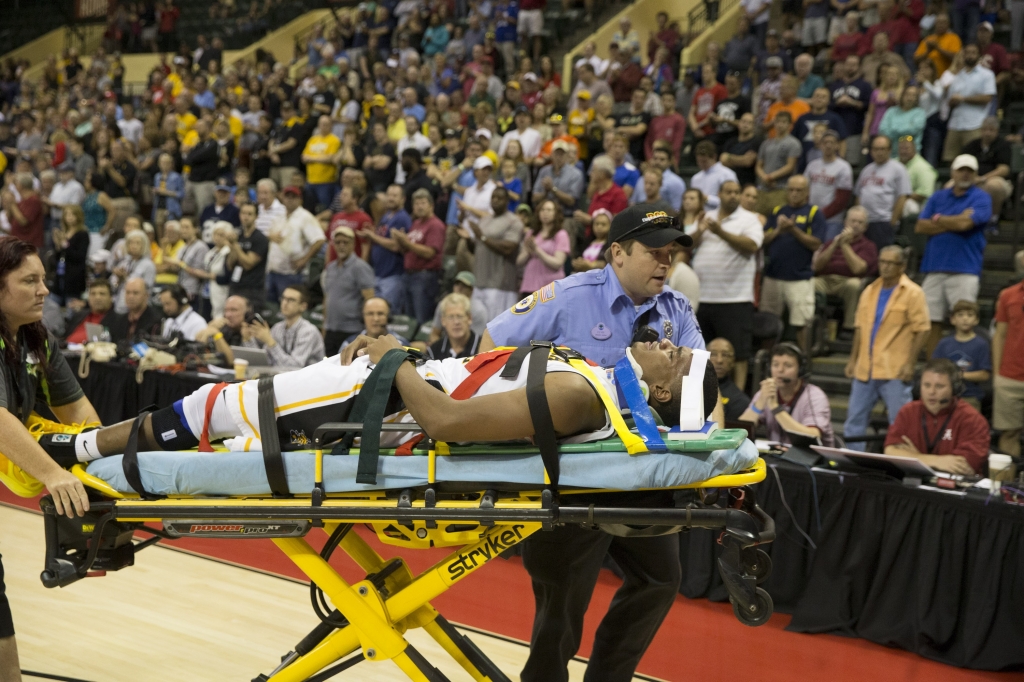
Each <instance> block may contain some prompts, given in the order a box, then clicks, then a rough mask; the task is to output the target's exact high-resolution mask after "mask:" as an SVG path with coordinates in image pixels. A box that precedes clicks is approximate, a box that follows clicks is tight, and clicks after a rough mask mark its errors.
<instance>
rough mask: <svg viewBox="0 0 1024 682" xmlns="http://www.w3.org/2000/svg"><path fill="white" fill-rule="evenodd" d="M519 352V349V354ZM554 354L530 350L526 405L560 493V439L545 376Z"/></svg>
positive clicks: (547, 347)
mask: <svg viewBox="0 0 1024 682" xmlns="http://www.w3.org/2000/svg"><path fill="white" fill-rule="evenodd" d="M519 350H520V349H516V352H518V351H519ZM550 352H551V347H550V345H543V346H540V345H538V346H533V347H532V348H530V349H529V355H530V368H529V370H528V373H527V375H526V404H527V405H528V406H529V408H530V419H531V421H533V442H534V444H535V445H536V446H537V449H538V450H540V458H541V461H543V462H544V468H545V469H547V471H548V478H550V479H551V487H552V488H554V489H555V490H558V474H559V466H558V439H557V438H556V437H555V424H554V422H553V421H552V419H551V408H550V407H549V406H548V395H547V393H546V392H545V391H544V376H545V375H546V374H547V371H548V355H549V353H550ZM513 355H514V354H513ZM510 361H511V358H510Z"/></svg>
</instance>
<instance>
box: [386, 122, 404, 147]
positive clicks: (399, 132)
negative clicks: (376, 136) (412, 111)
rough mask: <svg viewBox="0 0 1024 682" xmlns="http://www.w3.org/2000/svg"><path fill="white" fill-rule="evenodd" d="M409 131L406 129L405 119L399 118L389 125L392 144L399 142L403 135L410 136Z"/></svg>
mask: <svg viewBox="0 0 1024 682" xmlns="http://www.w3.org/2000/svg"><path fill="white" fill-rule="evenodd" d="M408 135H409V131H408V130H406V129H405V119H404V118H399V119H398V120H397V121H395V122H394V123H392V124H391V125H389V126H388V139H389V140H391V144H398V141H399V140H401V139H402V138H403V137H408Z"/></svg>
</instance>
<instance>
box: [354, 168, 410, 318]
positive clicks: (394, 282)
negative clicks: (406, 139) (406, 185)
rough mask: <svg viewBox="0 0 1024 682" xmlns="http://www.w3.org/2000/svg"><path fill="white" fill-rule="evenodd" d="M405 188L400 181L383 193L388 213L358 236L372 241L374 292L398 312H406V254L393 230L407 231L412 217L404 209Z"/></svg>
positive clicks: (371, 258) (360, 231)
mask: <svg viewBox="0 0 1024 682" xmlns="http://www.w3.org/2000/svg"><path fill="white" fill-rule="evenodd" d="M404 207H405V191H404V190H403V189H402V187H401V186H400V185H391V186H390V187H388V189H387V192H386V193H385V194H384V209H385V213H384V215H383V216H382V217H381V219H380V223H379V224H378V225H377V229H375V230H369V229H363V230H359V233H358V236H359V237H360V238H361V239H366V240H369V241H370V242H371V244H370V265H372V266H373V275H374V277H375V278H376V280H377V282H376V284H375V285H374V293H375V294H376V295H377V296H378V297H380V298H383V299H384V300H385V301H387V302H388V305H389V306H390V307H391V312H392V313H393V314H395V315H402V314H404V308H405V287H404V285H403V284H402V275H403V273H404V272H405V265H404V260H405V254H404V252H403V251H402V249H401V248H400V247H399V246H398V242H396V241H395V240H394V238H393V237H392V236H391V230H402V231H403V232H407V231H408V230H409V228H410V227H411V226H412V218H410V217H409V214H408V213H406V212H405V208H404Z"/></svg>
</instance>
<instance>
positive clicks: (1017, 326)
mask: <svg viewBox="0 0 1024 682" xmlns="http://www.w3.org/2000/svg"><path fill="white" fill-rule="evenodd" d="M992 367H993V368H994V369H995V375H994V376H993V377H992V389H993V394H994V401H993V404H992V428H994V429H995V430H996V431H1001V432H1002V433H1001V434H1000V436H999V452H1005V453H1006V454H1008V455H1013V456H1015V457H1017V456H1020V432H1021V429H1022V428H1024V282H1022V283H1021V284H1014V285H1012V286H1009V287H1007V288H1005V289H1003V290H1002V291H1001V292H1000V293H999V302H998V303H996V333H995V336H993V337H992Z"/></svg>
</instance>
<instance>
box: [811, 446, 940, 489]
mask: <svg viewBox="0 0 1024 682" xmlns="http://www.w3.org/2000/svg"><path fill="white" fill-rule="evenodd" d="M811 449H812V450H814V451H815V452H817V453H819V454H820V455H821V456H823V457H824V458H825V459H827V460H828V461H829V462H831V463H832V465H833V466H835V467H836V468H838V469H847V470H855V469H875V470H877V471H881V472H882V473H884V474H886V475H888V476H891V477H893V478H895V479H898V480H903V479H906V478H914V479H919V480H922V481H926V480H930V479H933V478H938V477H945V476H946V474H942V473H939V472H937V471H935V470H934V469H932V468H931V467H930V466H928V465H927V464H924V463H923V462H921V460H919V459H914V458H913V457H903V456H900V455H879V454H876V453H873V452H860V451H859V450H847V449H846V448H827V447H823V446H821V445H812V446H811Z"/></svg>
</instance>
